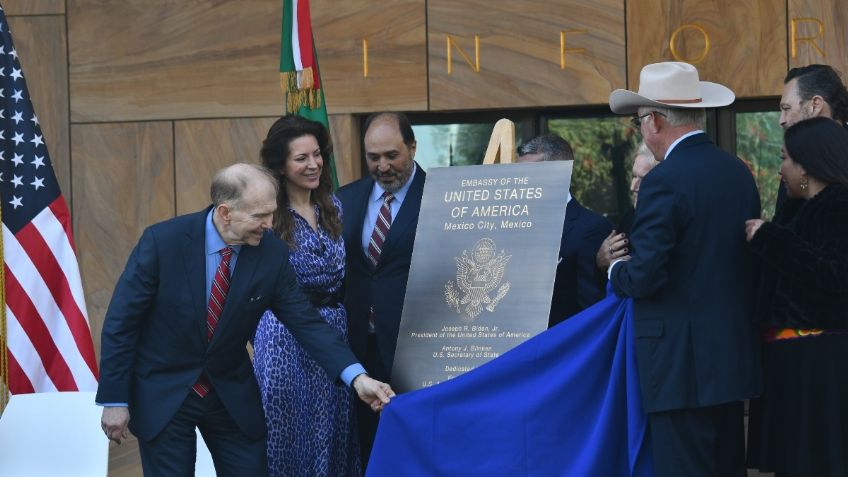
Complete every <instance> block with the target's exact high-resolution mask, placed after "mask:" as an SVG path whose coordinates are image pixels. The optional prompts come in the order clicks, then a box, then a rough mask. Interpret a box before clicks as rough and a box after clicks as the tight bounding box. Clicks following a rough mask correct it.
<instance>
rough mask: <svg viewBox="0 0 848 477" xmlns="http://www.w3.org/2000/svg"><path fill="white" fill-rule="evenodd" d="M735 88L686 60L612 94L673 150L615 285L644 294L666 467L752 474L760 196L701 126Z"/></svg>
mask: <svg viewBox="0 0 848 477" xmlns="http://www.w3.org/2000/svg"><path fill="white" fill-rule="evenodd" d="M733 100H734V94H733V92H732V91H730V90H729V89H728V88H726V87H724V86H721V85H719V84H715V83H710V82H706V81H699V78H698V71H697V70H696V69H695V67H693V66H692V65H689V64H686V63H676V62H666V63H656V64H651V65H647V66H645V67H644V68H643V69H642V73H641V75H640V78H639V92H638V93H633V92H631V91H626V90H615V91H613V92H612V94H611V95H610V100H609V103H610V108H611V109H612V111H613V112H615V113H618V114H632V115H634V118H633V123H634V124H635V125H637V126H639V128H640V131H641V133H642V137H643V138H644V140H645V143H646V144H647V146H648V148H649V149H650V150H651V152H653V154H654V157H656V158H657V159H662V161H661V162H660V164H659V165H657V166H656V167H655V168H654V169H653V170H652V171H651V172H650V173H649V174H647V175H646V176H645V178H644V179H643V180H642V184H641V187H640V189H639V201H638V203H637V206H636V218H635V221H634V224H633V230H632V233H631V235H630V240H631V242H632V245H633V247H632V249H633V253H632V256H630V257H625V259H623V260H617V261H615V262H613V263H612V265H611V266H610V268H609V276H610V281H611V283H612V286H613V288H614V290H615V291H616V293H618V294H619V295H627V296H630V297H632V298H633V307H634V308H633V309H634V336H635V337H636V343H635V347H636V357H637V363H638V368H639V379H640V387H641V391H642V392H641V394H642V402H643V405H644V408H645V411H646V412H647V413H648V418H649V429H650V431H649V435H650V438H651V445H652V448H653V456H654V462H655V467H656V475H657V476H658V477H663V476H680V475H686V476H722V477H725V476H740V477H742V476H745V475H746V473H745V456H744V453H745V451H744V429H743V403H742V401H743V400H744V399H747V398H750V397H754V396H756V395H758V394H759V392H760V388H761V376H760V363H759V353H758V339H757V336H756V333H755V330H754V327H753V325H752V323H751V312H752V310H751V306H752V303H751V297H752V295H753V290H752V285H753V279H752V273H751V271H752V269H753V268H752V266H751V256H750V254H749V252H748V249H747V247H746V245H745V234H744V225H745V220H747V219H750V218H759V217H760V200H759V195H758V194H757V188H756V185H755V184H754V179H753V177H752V176H751V173H750V171H749V170H748V169H747V168H746V166H745V165H744V164H743V163H742V162H741V161H740V160H739V159H737V158H736V157H734V156H732V155H731V154H728V153H727V152H724V151H722V150H721V149H719V148H718V147H717V146H716V145H715V144H714V143H713V142H712V141H711V140H710V138H709V137H707V135H706V134H705V133H704V131H703V130H702V128H703V127H704V126H703V125H704V122H705V117H706V116H705V109H706V108H715V107H721V106H727V105H729V104H730V103H732V102H733Z"/></svg>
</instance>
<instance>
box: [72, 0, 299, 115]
mask: <svg viewBox="0 0 848 477" xmlns="http://www.w3.org/2000/svg"><path fill="white" fill-rule="evenodd" d="M281 5H282V3H281V2H280V0H239V1H237V2H228V1H208V0H182V1H179V2H175V1H173V0H122V1H120V2H107V1H103V0H73V1H71V2H69V4H68V25H69V26H68V28H69V42H70V83H71V120H72V121H73V122H91V121H96V122H101V121H124V120H148V119H175V118H208V117H245V116H272V115H274V114H279V113H280V112H281V111H282V110H283V95H282V91H281V90H280V80H279V48H280V18H281V13H280V12H281V8H282V6H281Z"/></svg>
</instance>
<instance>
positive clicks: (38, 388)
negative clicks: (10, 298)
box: [6, 307, 57, 394]
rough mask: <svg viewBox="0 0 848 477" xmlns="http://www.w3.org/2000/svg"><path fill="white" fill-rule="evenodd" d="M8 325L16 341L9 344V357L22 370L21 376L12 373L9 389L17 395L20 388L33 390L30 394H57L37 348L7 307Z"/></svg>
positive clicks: (10, 374)
mask: <svg viewBox="0 0 848 477" xmlns="http://www.w3.org/2000/svg"><path fill="white" fill-rule="evenodd" d="M6 323H7V325H6V326H7V328H6V329H8V330H9V333H10V334H9V336H11V337H14V340H12V341H10V342H9V343H8V349H9V356H10V358H11V357H12V356H14V358H15V362H16V364H17V365H18V367H19V368H20V374H17V375H16V374H14V373H12V372H11V371H10V373H9V378H10V380H9V389H10V390H11V391H12V392H13V393H15V394H17V391H15V390H16V389H18V388H19V387H20V389H23V390H26V389H32V391H29V392H55V391H56V390H57V389H56V386H55V385H54V384H53V381H51V380H50V377H49V376H47V371H45V369H44V365H43V364H42V362H41V357H40V356H38V352H37V351H36V350H35V346H34V345H33V344H32V341H30V340H29V337H28V336H27V335H26V333H24V331H23V329H21V327H20V325H19V324H18V318H17V317H16V316H15V315H14V313H12V310H10V309H9V308H8V307H6ZM10 369H11V368H10ZM18 378H21V379H23V380H24V382H22V383H20V385H19V384H18V383H17V382H16V380H17V379H18ZM21 392H26V391H21Z"/></svg>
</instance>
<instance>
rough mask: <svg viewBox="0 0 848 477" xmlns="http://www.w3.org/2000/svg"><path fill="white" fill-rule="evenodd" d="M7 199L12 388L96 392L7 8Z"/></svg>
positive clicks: (82, 314)
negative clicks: (8, 20)
mask: <svg viewBox="0 0 848 477" xmlns="http://www.w3.org/2000/svg"><path fill="white" fill-rule="evenodd" d="M36 61H37V60H36ZM0 201H2V204H1V205H2V207H0V210H2V215H3V241H2V251H3V262H4V265H5V266H4V270H3V272H4V279H5V311H6V316H5V325H6V329H5V330H0V333H5V336H6V344H7V347H8V348H7V349H8V371H7V372H8V375H7V376H4V378H8V384H9V390H10V391H11V393H12V394H21V393H33V392H49V391H93V390H95V389H96V388H97V363H96V361H95V358H94V346H93V343H92V339H91V330H90V328H89V324H88V316H87V313H86V308H85V299H84V296H83V290H82V282H81V281H80V274H79V266H78V264H77V258H76V253H75V251H74V243H73V235H72V230H71V216H70V212H69V211H68V206H67V204H66V203H65V199H64V198H63V197H62V192H61V191H60V190H59V184H58V183H57V182H56V176H55V175H54V173H53V167H52V165H51V162H50V155H49V154H48V153H47V146H46V145H45V144H44V137H43V135H42V133H41V127H40V126H39V124H38V118H37V117H36V116H35V112H34V111H33V107H32V102H31V101H30V97H29V92H28V91H27V87H26V83H25V81H24V77H23V73H22V72H21V64H20V62H19V61H18V53H17V51H16V50H15V46H14V44H13V43H12V36H11V34H10V32H9V24H8V22H7V21H6V14H5V12H3V9H2V7H1V6H0ZM0 351H2V349H0Z"/></svg>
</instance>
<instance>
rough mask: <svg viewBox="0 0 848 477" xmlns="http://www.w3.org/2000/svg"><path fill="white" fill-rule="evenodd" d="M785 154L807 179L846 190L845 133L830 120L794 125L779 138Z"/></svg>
mask: <svg viewBox="0 0 848 477" xmlns="http://www.w3.org/2000/svg"><path fill="white" fill-rule="evenodd" d="M783 140H784V142H785V143H786V152H787V154H789V157H791V158H792V161H794V162H796V163H798V164H800V165H801V167H803V168H804V170H805V171H807V174H808V175H809V176H810V177H814V178H816V179H818V180H820V181H822V182H826V183H828V184H842V185H844V186H848V131H846V130H845V128H844V127H842V126H840V125H839V124H837V123H836V122H835V121H834V120H832V119H830V118H822V117H818V118H812V119H805V120H803V121H798V122H797V123H795V124H793V125H792V127H790V128H789V129H787V130H786V132H785V133H784V134H783Z"/></svg>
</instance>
